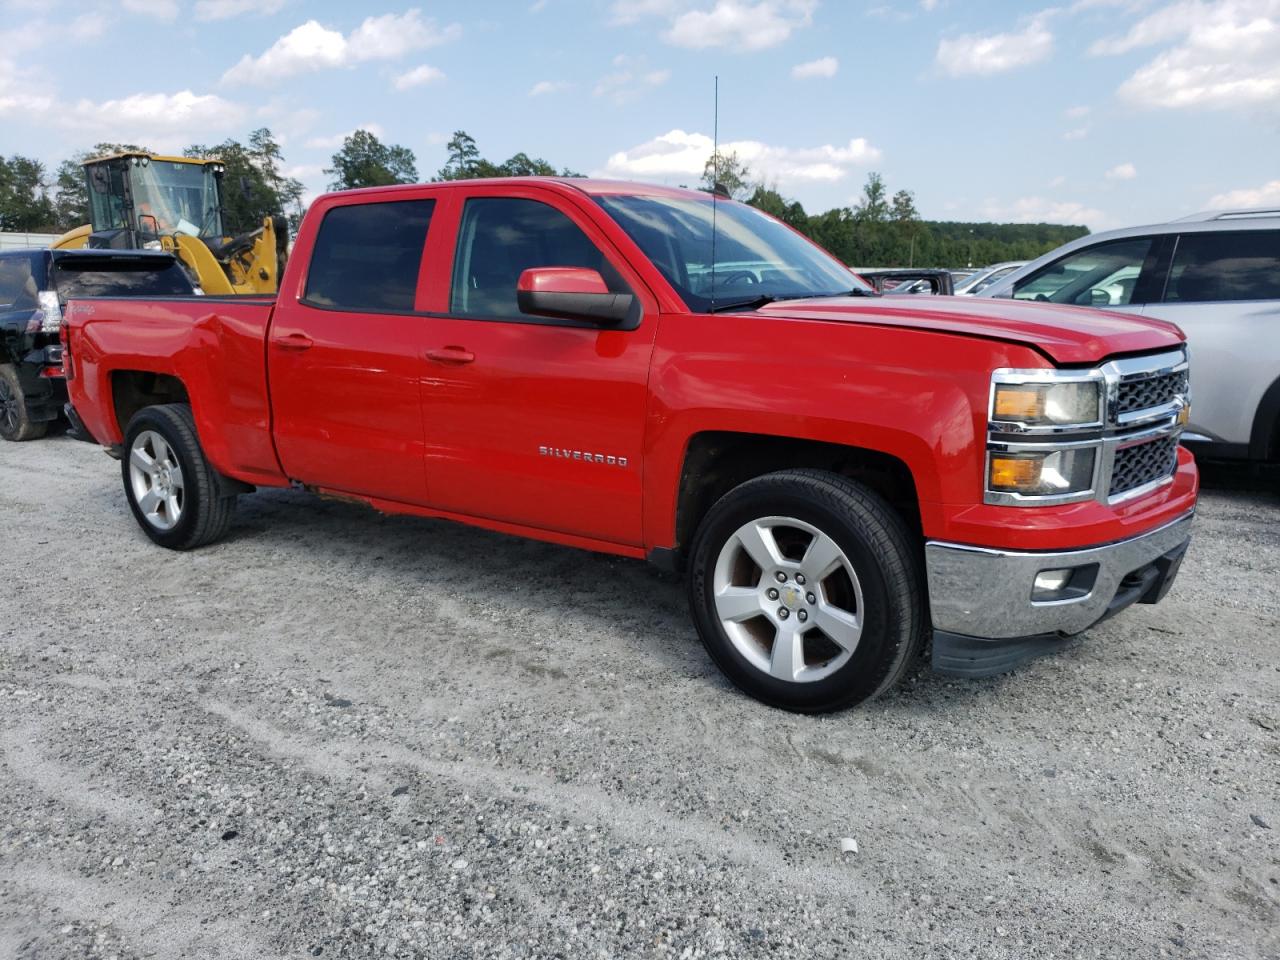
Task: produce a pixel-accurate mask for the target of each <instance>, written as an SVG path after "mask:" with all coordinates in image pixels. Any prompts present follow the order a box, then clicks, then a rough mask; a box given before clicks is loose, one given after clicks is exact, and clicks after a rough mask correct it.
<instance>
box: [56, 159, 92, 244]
mask: <svg viewBox="0 0 1280 960" xmlns="http://www.w3.org/2000/svg"><path fill="white" fill-rule="evenodd" d="M83 159H84V157H83V156H81V157H77V158H74V159H71V160H63V161H62V162H61V163H60V164H58V173H57V177H56V178H55V179H54V182H53V212H54V220H55V221H56V223H57V227H58V229H59V230H73V229H75V228H76V227H79V226H82V225H83V224H86V223H88V222H89V191H88V188H87V187H86V186H85V180H84V168H83V167H82V166H81V165H80V163H81V161H82V160H83Z"/></svg>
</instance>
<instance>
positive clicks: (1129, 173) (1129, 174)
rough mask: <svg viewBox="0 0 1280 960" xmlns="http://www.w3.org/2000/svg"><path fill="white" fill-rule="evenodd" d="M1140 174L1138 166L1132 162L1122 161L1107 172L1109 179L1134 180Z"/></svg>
mask: <svg viewBox="0 0 1280 960" xmlns="http://www.w3.org/2000/svg"><path fill="white" fill-rule="evenodd" d="M1137 175H1138V168H1137V167H1135V166H1134V165H1133V164H1132V163H1121V164H1118V165H1116V166H1114V167H1112V168H1111V169H1110V170H1108V171H1107V172H1106V178H1107V179H1108V180H1132V179H1133V178H1134V177H1136V176H1137Z"/></svg>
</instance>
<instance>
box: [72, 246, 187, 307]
mask: <svg viewBox="0 0 1280 960" xmlns="http://www.w3.org/2000/svg"><path fill="white" fill-rule="evenodd" d="M53 286H54V289H55V290H57V291H58V299H59V300H61V301H62V302H63V303H66V302H67V301H68V300H70V299H72V298H73V297H189V296H191V295H192V293H193V292H194V288H193V287H192V286H191V280H190V279H189V278H188V277H187V274H186V272H185V271H184V270H183V269H182V267H181V265H180V264H179V263H178V262H177V261H176V260H163V261H161V262H159V263H157V262H155V260H153V259H152V258H150V257H146V258H143V257H111V258H105V257H104V258H99V257H64V258H61V259H58V260H55V261H54V264H53Z"/></svg>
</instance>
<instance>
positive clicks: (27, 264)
mask: <svg viewBox="0 0 1280 960" xmlns="http://www.w3.org/2000/svg"><path fill="white" fill-rule="evenodd" d="M195 293H196V289H195V287H194V286H193V285H192V283H191V280H190V278H189V277H188V276H187V272H186V271H185V270H184V269H183V267H182V265H181V264H180V263H179V262H178V261H177V260H176V259H175V258H174V257H173V256H172V255H171V254H168V253H164V252H161V251H142V250H130V251H127V252H125V251H114V250H6V251H3V252H0V438H2V439H4V440H34V439H36V438H37V437H42V436H44V435H45V432H46V431H47V430H48V429H49V425H50V424H51V423H52V422H53V421H55V420H57V418H58V417H59V416H60V415H61V413H62V407H63V404H65V403H66V402H67V385H66V381H65V380H64V379H63V377H62V344H61V342H60V339H59V334H60V332H61V328H62V307H63V305H65V304H66V302H67V301H68V300H70V299H72V298H76V299H81V298H84V297H130V296H145V297H157V296H159V297H165V296H177V297H182V296H192V295H193V294H195Z"/></svg>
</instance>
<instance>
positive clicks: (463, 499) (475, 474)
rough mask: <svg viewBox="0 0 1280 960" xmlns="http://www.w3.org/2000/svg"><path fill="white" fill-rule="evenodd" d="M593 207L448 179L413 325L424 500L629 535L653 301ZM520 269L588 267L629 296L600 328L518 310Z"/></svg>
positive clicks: (629, 539) (557, 527) (603, 535)
mask: <svg viewBox="0 0 1280 960" xmlns="http://www.w3.org/2000/svg"><path fill="white" fill-rule="evenodd" d="M442 214H443V211H442ZM596 217H600V218H603V217H604V214H603V213H602V212H599V211H594V210H593V209H592V208H591V207H590V201H589V200H588V199H586V198H585V197H583V198H582V200H581V201H580V202H575V201H574V200H573V199H570V198H568V197H566V196H564V195H563V194H561V193H559V192H557V191H553V190H549V189H547V188H539V187H537V186H535V185H530V186H528V187H524V186H518V187H512V186H510V185H507V186H502V187H499V188H494V187H489V188H485V187H472V188H468V189H465V190H457V191H454V192H452V194H451V196H450V198H449V205H448V215H447V220H448V223H449V233H450V235H452V236H455V237H456V242H455V243H454V245H453V249H452V250H451V251H450V256H449V258H448V265H445V264H442V266H443V267H444V269H445V270H447V274H444V276H447V279H448V287H449V290H448V293H447V296H443V297H441V298H440V300H439V301H438V303H439V315H437V316H435V317H433V318H432V319H430V320H429V321H427V323H426V326H425V330H426V341H427V342H426V353H425V355H426V357H427V358H428V359H427V362H428V367H429V372H428V373H427V375H426V377H425V379H424V381H423V393H422V403H423V416H424V420H425V423H426V434H427V460H426V463H427V481H428V484H429V486H430V488H431V503H432V505H433V506H435V507H438V508H440V509H442V510H446V511H449V512H455V513H460V514H466V515H469V516H473V517H479V518H487V519H491V520H498V521H504V522H509V523H513V524H519V525H521V526H526V527H536V528H541V529H545V530H553V531H556V532H559V533H562V534H568V535H571V536H578V537H583V538H589V539H592V540H600V541H607V542H610V543H615V544H628V545H639V544H641V542H642V537H641V519H640V507H641V456H642V442H643V438H644V426H645V415H646V397H647V385H646V381H647V375H648V371H649V360H650V354H651V353H652V350H653V342H654V334H655V330H656V325H657V319H658V318H657V306H656V302H655V301H654V300H653V298H652V296H651V294H650V293H649V292H648V290H647V289H646V288H645V287H644V285H643V284H642V282H641V281H640V278H639V276H638V275H637V274H636V273H635V272H634V271H633V270H632V269H631V267H630V266H629V265H628V264H627V263H626V261H625V260H624V259H623V258H622V257H621V256H620V255H619V254H618V252H617V250H616V249H615V248H614V247H613V246H612V244H611V242H610V241H609V240H608V238H607V236H606V234H605V233H604V231H603V230H602V228H601V226H600V224H599V223H597V222H596V219H595V218H596ZM441 219H442V220H444V219H446V218H445V217H444V216H442V217H441ZM531 267H585V268H589V269H594V270H598V271H599V272H600V273H601V275H602V276H603V277H604V278H605V280H606V282H607V283H608V284H609V287H610V289H611V290H613V291H614V292H630V293H632V294H633V295H634V296H635V297H636V298H637V301H638V302H637V304H636V308H635V309H634V310H633V316H632V318H631V320H630V321H628V322H624V323H621V324H618V325H617V326H615V327H613V328H605V327H601V326H598V325H595V324H592V323H589V322H585V321H572V320H555V319H547V318H545V317H537V316H530V315H526V314H524V313H522V312H521V310H520V307H519V306H518V304H517V302H516V284H517V281H518V280H519V278H520V275H521V274H522V273H523V272H524V271H525V270H527V269H529V268H531ZM443 278H444V277H442V278H441V279H443Z"/></svg>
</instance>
